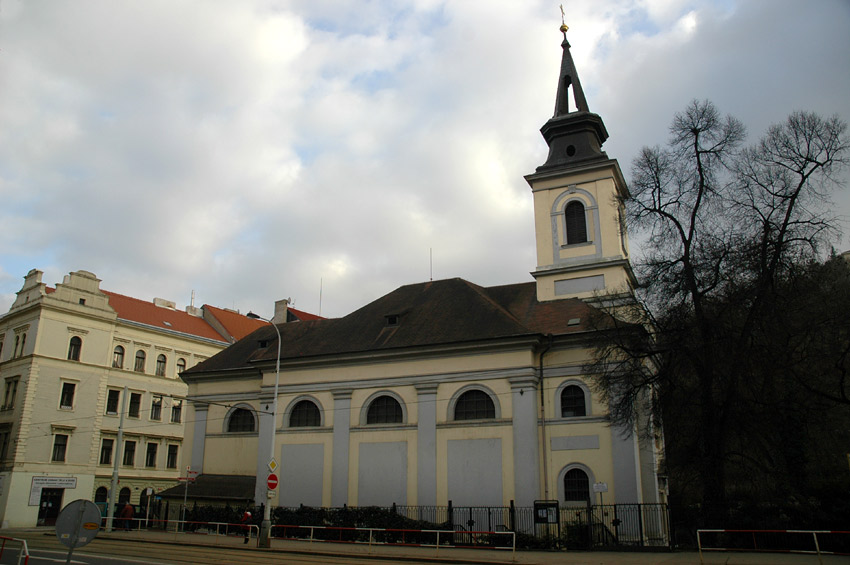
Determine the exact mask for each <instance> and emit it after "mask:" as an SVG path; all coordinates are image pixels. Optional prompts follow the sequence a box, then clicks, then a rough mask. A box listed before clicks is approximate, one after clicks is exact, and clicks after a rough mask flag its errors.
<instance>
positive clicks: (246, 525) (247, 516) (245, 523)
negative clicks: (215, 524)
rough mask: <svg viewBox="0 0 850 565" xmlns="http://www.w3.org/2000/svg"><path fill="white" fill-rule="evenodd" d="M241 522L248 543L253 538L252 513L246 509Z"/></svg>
mask: <svg viewBox="0 0 850 565" xmlns="http://www.w3.org/2000/svg"><path fill="white" fill-rule="evenodd" d="M239 523H240V524H242V531H243V532H244V533H245V543H248V540H249V539H251V526H250V524H251V513H250V512H248V511H247V510H246V511H245V513H244V514H242V519H241V520H240V521H239Z"/></svg>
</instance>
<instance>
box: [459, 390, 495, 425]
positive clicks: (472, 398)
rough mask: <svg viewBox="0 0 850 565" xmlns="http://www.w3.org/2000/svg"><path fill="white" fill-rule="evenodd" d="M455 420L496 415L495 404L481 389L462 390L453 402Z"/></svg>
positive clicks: (482, 418)
mask: <svg viewBox="0 0 850 565" xmlns="http://www.w3.org/2000/svg"><path fill="white" fill-rule="evenodd" d="M454 416H455V420H485V419H490V418H495V417H496V405H495V404H493V399H492V398H490V395H489V394H487V393H486V392H484V391H483V390H478V389H472V390H468V391H466V392H464V393H463V394H461V395H460V397H458V399H457V402H456V403H455V414H454Z"/></svg>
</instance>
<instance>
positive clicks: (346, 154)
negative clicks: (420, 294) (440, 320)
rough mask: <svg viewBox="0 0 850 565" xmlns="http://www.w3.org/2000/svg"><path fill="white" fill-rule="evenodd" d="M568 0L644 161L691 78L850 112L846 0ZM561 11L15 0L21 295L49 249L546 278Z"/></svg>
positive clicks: (12, 59)
mask: <svg viewBox="0 0 850 565" xmlns="http://www.w3.org/2000/svg"><path fill="white" fill-rule="evenodd" d="M566 8H567V9H568V12H567V15H566V20H567V23H568V24H569V26H570V31H569V38H570V42H571V44H572V46H573V49H572V50H573V54H574V56H575V59H576V64H577V66H578V70H579V74H580V76H581V80H582V84H583V86H584V89H585V91H586V93H587V95H588V100H589V103H590V107H591V110H593V111H595V112H598V113H599V114H600V115H602V117H603V119H604V120H605V123H606V126H607V128H608V131H609V132H610V134H611V138H610V140H609V141H608V142H607V143H606V146H605V149H606V150H607V151H608V153H609V155H610V156H612V157H615V158H618V159H620V162H621V165H622V167H623V169H624V171H625V172H626V174H627V175H628V169H629V161H630V159H631V158H632V156H633V155H635V154H636V153H637V151H638V149H639V148H640V147H641V146H642V145H646V144H655V143H662V142H664V141H665V140H666V136H667V126H668V124H669V122H670V120H671V118H672V115H673V113H674V112H675V111H677V110H679V109H681V108H683V107H684V105H685V104H687V102H688V101H689V100H690V99H692V98H711V99H712V100H714V101H715V102H716V103H717V104H718V106H719V107H720V108H721V110H723V111H726V112H730V113H734V114H735V115H737V116H738V117H740V118H741V119H743V120H744V121H745V122H746V123H747V124H748V125H749V127H750V130H751V132H752V133H753V135H754V136H755V135H758V134H760V133H761V132H762V131H764V129H765V127H766V126H767V124H769V123H770V122H775V121H779V120H781V119H783V118H784V117H785V115H787V114H788V113H789V112H790V111H792V110H795V109H798V108H805V109H812V110H815V111H819V112H821V113H824V114H832V113H836V112H838V113H839V114H841V115H842V116H843V117H845V119H847V118H850V106H848V105H850V102H848V99H847V97H846V96H845V95H844V93H846V92H847V91H848V90H850V84H848V83H850V77H848V76H847V73H846V72H841V71H842V70H843V69H846V68H848V62H849V61H848V55H847V53H850V40H848V36H847V34H846V28H847V26H848V23H850V14H848V11H849V10H848V8H847V6H846V4H842V3H841V2H838V1H832V2H829V1H825V2H823V3H820V4H818V6H817V7H812V6H799V5H798V3H794V2H791V1H790V0H788V1H783V2H773V1H767V0H761V1H751V2H735V1H733V0H728V1H726V2H724V3H721V4H719V5H718V4H716V3H714V2H709V1H708V0H703V1H698V0H687V1H685V0H681V1H679V0H666V1H643V0H616V1H614V2H606V3H605V4H604V6H602V7H600V5H599V4H598V3H597V2H591V1H589V0H587V1H583V2H575V3H572V4H570V5H569V6H567V7H566ZM559 25H560V14H559V12H558V10H557V5H551V4H549V3H548V2H544V1H542V0H536V1H533V2H508V1H503V2H499V1H488V2H484V1H471V0H450V1H440V0H420V1H410V2H399V3H389V2H378V1H376V2H365V3H364V2H339V1H333V2H331V1H328V0H324V1H317V0H297V1H286V2H281V1H275V0H255V1H252V2H239V3H235V2H225V1H205V2H200V1H185V2H180V3H176V4H175V3H173V2H166V1H156V0H152V1H150V2H144V3H115V2H109V1H106V0H83V1H75V2H71V1H68V0H65V1H55V2H51V3H49V4H47V3H31V2H11V1H7V2H4V4H3V10H2V11H0V26H2V29H3V32H4V33H3V36H2V38H0V52H2V53H3V57H0V124H2V126H3V127H2V128H0V201H2V202H3V206H2V207H0V225H3V226H4V228H5V229H4V230H3V233H4V236H3V237H2V238H0V311H2V310H4V309H5V307H6V306H8V303H10V299H9V298H8V297H11V296H13V295H14V292H15V291H17V290H18V289H19V288H20V283H21V280H22V279H21V277H22V276H23V275H24V274H26V270H28V269H29V268H32V267H38V268H41V269H43V270H45V271H46V274H45V280H46V281H47V282H49V283H51V284H52V283H54V282H56V281H61V278H62V275H63V274H64V273H67V272H68V271H71V270H76V269H87V270H90V271H93V272H95V273H96V274H97V275H98V276H99V277H100V278H101V279H103V281H104V282H103V286H104V287H105V288H108V289H110V290H115V291H118V292H122V293H125V294H130V295H134V296H138V297H140V298H152V297H153V296H154V295H155V296H162V297H165V298H170V299H174V300H176V301H177V302H178V303H181V302H182V303H188V301H189V296H190V294H191V291H192V290H193V289H194V290H195V291H196V303H202V302H207V303H211V304H215V305H219V306H225V307H237V308H241V309H242V310H243V311H245V310H248V309H252V310H254V311H257V312H260V313H262V312H266V313H270V312H271V308H272V303H273V301H274V300H275V299H279V298H283V297H287V296H291V297H292V298H294V299H295V300H296V307H297V308H301V309H304V310H318V296H319V285H320V282H319V281H320V280H321V281H323V282H322V284H323V304H322V309H323V313H324V314H326V315H343V314H345V313H347V312H349V311H351V310H353V309H355V308H357V307H359V306H361V305H362V304H363V303H364V302H366V301H368V300H372V299H374V298H376V297H378V296H380V295H382V294H384V293H386V292H388V291H390V290H392V289H393V288H395V287H397V286H399V285H402V284H408V283H412V282H417V281H422V280H425V279H427V278H428V277H429V276H430V273H431V260H430V253H431V252H433V274H434V276H435V277H437V278H444V277H452V276H462V277H465V278H468V279H470V280H472V281H473V282H476V283H479V284H484V285H488V284H503V283H510V282H519V281H524V280H530V277H529V275H528V272H529V271H531V270H533V269H534V267H535V264H534V262H535V257H534V239H533V237H534V232H533V220H532V211H531V196H530V192H529V189H528V187H527V185H526V183H525V181H524V180H523V179H522V176H523V175H524V174H527V173H530V172H533V170H534V168H535V167H536V166H537V165H539V164H540V163H542V162H543V160H544V159H545V156H546V146H545V143H544V142H543V140H542V138H541V137H540V134H539V132H538V129H539V127H540V126H541V125H542V124H543V123H544V122H545V121H546V120H547V119H548V118H549V117H550V116H551V113H552V108H553V107H554V95H555V86H556V78H557V72H558V65H559V59H560V47H559V45H560V41H561V36H560V33H559V32H558V31H557V28H558V26H559ZM841 209H843V210H850V202H847V201H844V202H843V203H842V208H841ZM845 241H846V240H845ZM844 247H847V244H846V243H845V245H844ZM4 273H5V275H4ZM3 297H7V298H5V300H6V303H2V301H3V300H4V298H3Z"/></svg>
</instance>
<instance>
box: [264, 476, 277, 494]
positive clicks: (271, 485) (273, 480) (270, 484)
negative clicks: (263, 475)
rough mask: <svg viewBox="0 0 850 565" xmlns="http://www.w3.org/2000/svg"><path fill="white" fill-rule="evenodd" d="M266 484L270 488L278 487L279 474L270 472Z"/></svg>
mask: <svg viewBox="0 0 850 565" xmlns="http://www.w3.org/2000/svg"><path fill="white" fill-rule="evenodd" d="M266 484H267V485H268V487H269V490H274V489H276V488H277V475H275V474H274V473H269V479H268V481H266Z"/></svg>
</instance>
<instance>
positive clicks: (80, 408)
mask: <svg viewBox="0 0 850 565" xmlns="http://www.w3.org/2000/svg"><path fill="white" fill-rule="evenodd" d="M41 279H42V273H41V272H40V271H37V270H35V269H34V270H32V271H30V272H29V273H28V274H27V276H26V277H25V282H24V285H23V288H22V289H21V290H20V291H19V292H18V295H17V299H16V300H15V302H14V304H13V305H12V307H11V308H10V310H9V312H8V313H7V314H5V315H3V316H2V317H0V386H2V387H3V388H2V395H3V396H2V405H0V524H2V526H3V527H27V526H35V525H50V524H51V523H52V522H53V521H54V520H55V518H56V515H57V514H58V512H59V510H60V509H61V508H62V507H63V506H64V505H65V504H67V503H68V502H71V501H73V500H75V499H78V498H84V499H90V500H91V499H93V500H95V501H97V502H106V500H107V496H108V489H109V487H110V481H111V475H112V471H113V464H114V462H115V461H116V458H117V460H118V467H119V478H120V484H119V489H120V490H119V492H117V493H116V497H115V498H116V501H118V500H120V501H121V502H124V501H130V502H132V503H133V504H136V505H139V504H141V506H145V504H147V502H148V500H149V497H148V496H147V492H149V491H148V489H151V490H150V492H152V493H156V492H159V491H161V490H163V489H165V488H167V487H169V486H173V485H175V484H177V478H178V476H179V475H180V472H181V471H180V470H181V468H183V472H184V473H185V465H184V463H183V457H184V444H183V430H184V425H185V419H186V413H187V408H186V400H185V396H186V385H185V384H184V383H183V382H182V381H181V380H180V379H179V378H178V373H179V372H181V371H184V370H186V369H188V368H191V367H193V366H194V365H196V364H197V363H199V362H200V361H202V360H204V359H206V358H208V357H210V356H211V355H214V354H215V353H217V352H218V351H221V350H222V349H224V348H225V347H226V346H227V345H228V343H229V340H228V339H227V338H226V337H224V336H223V335H222V334H221V333H219V332H218V331H216V330H215V329H214V328H213V326H212V325H211V324H210V323H208V322H207V320H205V319H204V316H205V311H204V309H203V308H193V307H188V308H187V309H186V310H187V311H179V310H177V309H176V308H175V306H174V303H171V302H168V301H165V300H161V299H155V300H154V301H153V302H147V301H142V300H138V299H135V298H131V297H128V296H123V295H120V294H115V293H111V292H107V291H104V290H101V289H100V281H99V280H98V279H97V278H96V277H95V275H94V274H92V273H89V272H86V271H76V272H73V273H71V274H70V275H68V276H66V277H65V280H64V282H63V283H61V284H57V285H55V288H51V287H48V286H47V285H46V284H45V283H43V282H42V280H41ZM239 317H240V318H245V317H244V316H239ZM243 321H244V322H245V324H246V326H247V327H252V325H253V324H257V322H256V321H254V320H249V319H247V318H245V320H243ZM122 410H123V411H124V414H123V416H124V417H123V418H122V417H121V416H122ZM122 421H123V441H122V445H118V441H117V440H118V430H119V425H121V423H122Z"/></svg>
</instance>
